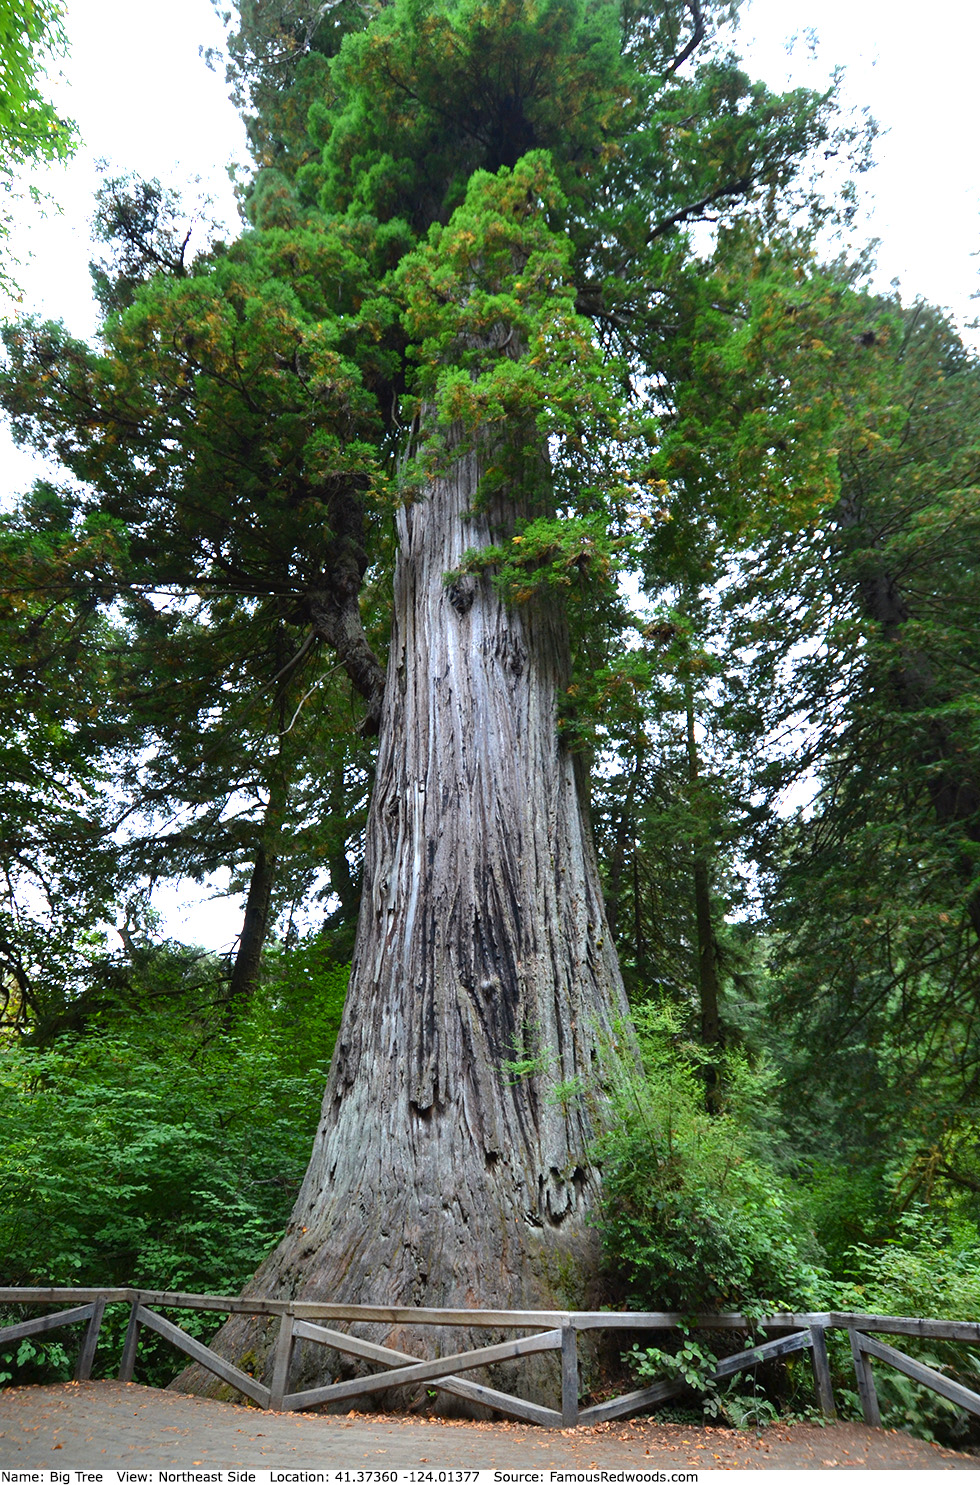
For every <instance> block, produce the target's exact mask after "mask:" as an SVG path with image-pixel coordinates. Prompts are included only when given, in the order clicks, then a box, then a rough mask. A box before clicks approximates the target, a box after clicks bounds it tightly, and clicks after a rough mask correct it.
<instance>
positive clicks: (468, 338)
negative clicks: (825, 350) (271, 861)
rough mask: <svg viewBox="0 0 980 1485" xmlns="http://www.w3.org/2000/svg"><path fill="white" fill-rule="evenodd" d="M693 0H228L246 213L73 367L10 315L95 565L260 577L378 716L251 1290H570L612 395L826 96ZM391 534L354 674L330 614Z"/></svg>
mask: <svg viewBox="0 0 980 1485" xmlns="http://www.w3.org/2000/svg"><path fill="white" fill-rule="evenodd" d="M732 8H733V7H731V6H730V5H728V4H727V3H724V4H722V3H714V0H657V3H655V4H653V5H651V6H650V7H649V8H644V7H636V6H633V5H631V4H626V3H620V0H523V3H522V0H395V3H393V4H390V5H377V6H374V5H367V6H364V7H362V8H358V7H352V6H338V7H336V9H335V10H334V11H329V12H327V11H324V8H323V7H322V6H318V5H313V4H312V3H311V4H310V5H309V6H308V7H306V8H305V9H304V6H303V5H297V4H295V3H291V0H289V3H286V0H284V3H282V4H280V5H278V6H273V7H267V8H265V9H263V7H260V6H253V5H249V6H247V7H243V11H242V17H243V19H242V26H241V29H240V31H239V32H238V33H237V36H236V38H235V44H234V49H233V53H234V57H235V59H236V66H237V68H238V82H239V86H240V88H241V89H242V91H243V93H246V94H247V93H248V91H249V88H250V87H251V96H252V97H253V99H255V100H258V102H257V106H258V107H259V108H260V109H261V108H264V109H265V118H264V123H262V124H261V126H259V125H256V126H255V127H254V129H253V136H254V137H255V139H256V140H257V142H258V144H257V148H258V149H259V151H260V159H259V166H260V169H259V170H258V172H257V175H256V180H255V185H254V189H253V192H252V197H251V201H250V204H249V211H250V216H251V220H252V227H253V230H251V231H249V232H247V233H246V234H245V235H244V236H243V238H242V239H241V240H240V241H239V242H238V243H235V244H233V245H232V246H230V247H228V248H223V247H222V248H218V249H215V250H214V251H213V252H212V253H211V254H210V255H208V256H206V257H204V258H202V259H201V260H199V261H198V262H197V263H196V264H193V265H191V266H190V267H189V268H188V269H187V270H186V271H185V269H184V265H181V275H180V276H174V275H173V274H170V275H168V274H167V273H166V272H163V273H160V274H157V275H156V276H154V277H153V278H152V279H151V281H150V282H149V283H148V284H147V285H146V286H145V287H144V288H142V289H140V290H138V291H136V292H135V298H134V300H133V302H132V303H131V304H130V305H129V306H128V307H127V308H123V309H121V310H119V311H118V312H117V313H115V314H114V315H110V317H109V318H108V319H107V321H106V326H105V330H104V336H103V342H102V345H101V346H100V347H99V349H98V350H97V351H90V350H88V349H87V348H85V347H81V346H78V345H77V344H75V343H70V344H69V343H68V342H66V341H65V340H64V338H63V337H61V338H60V339H59V337H58V335H57V334H56V332H54V331H52V330H50V329H43V328H41V327H36V326H35V327H29V328H27V329H24V328H22V329H21V330H19V331H17V332H15V333H14V335H13V336H12V337H11V340H10V344H11V351H12V357H13V364H12V369H11V371H10V372H9V373H8V375H7V377H6V380H5V391H4V397H5V400H6V403H7V406H8V407H11V408H12V409H13V410H14V411H15V412H16V413H17V415H18V420H19V421H18V426H19V427H20V428H21V430H22V431H25V432H26V433H27V434H28V435H29V436H33V437H36V438H38V439H39V440H40V441H42V442H44V443H45V444H46V445H48V446H50V445H51V444H52V443H53V444H55V445H56V446H57V448H58V451H59V453H60V454H61V456H62V457H63V458H64V459H65V460H66V462H67V463H68V464H69V466H70V467H72V468H73V469H74V470H75V472H76V474H78V475H79V476H80V477H81V478H83V479H84V480H86V481H88V482H89V484H90V485H91V487H92V488H93V489H94V490H95V491H96V494H95V495H94V496H93V498H94V499H95V500H97V501H98V502H99V503H100V505H101V507H102V508H103V509H105V510H107V511H109V512H110V513H111V515H112V516H113V517H114V518H115V519H117V520H118V521H120V522H121V523H123V524H124V525H125V526H126V527H127V529H128V531H129V539H130V543H131V546H130V550H131V552H132V553H133V558H134V560H138V561H143V562H151V561H160V560H165V561H166V562H167V563H168V574H169V577H168V581H169V582H171V583H176V582H178V581H179V571H180V568H181V566H183V568H184V569H185V573H186V581H187V584H188V586H189V587H191V588H193V590H194V591H195V592H197V593H201V592H207V591H208V590H209V585H210V586H211V588H212V589H213V590H214V591H215V592H220V593H221V594H222V595H223V601H224V602H225V603H229V602H231V599H230V598H229V595H237V601H239V602H240V605H241V606H242V609H241V611H247V612H253V611H256V610H257V609H261V607H262V605H263V604H267V603H274V604H275V606H276V612H277V614H278V615H279V617H280V619H281V620H282V622H284V623H287V624H291V625H292V626H294V628H295V633H296V653H297V655H299V654H300V653H305V650H304V647H307V648H315V647H320V646H324V647H327V648H328V649H332V650H333V651H334V652H335V653H336V655H337V658H338V661H339V662H340V664H341V665H342V666H343V668H344V670H345V671H346V673H347V675H348V677H349V679H350V682H351V684H352V686H353V687H354V688H355V689H356V690H357V692H358V693H359V694H360V695H361V696H362V697H363V698H364V703H365V707H364V714H365V715H364V720H365V725H366V730H368V731H370V730H371V729H372V728H377V729H378V730H379V752H378V761H377V775H376V782H375V787H374V793H373V799H372V803H371V808H370V815H369V820H368V825H367V834H366V845H365V855H364V894H363V901H362V906H361V914H360V921H359V928H358V934H357V942H356V948H355V954H354V963H353V973H352V977H351V985H350V991H349V995H348V1001H347V1007H346V1011H345V1016H344V1023H343V1027H342V1030H341V1033H340V1037H339V1040H338V1045H337V1050H336V1053H335V1057H334V1062H333V1066H332V1070H331V1075H330V1081H329V1086H328V1088H327V1091H326V1096H325V1100H324V1105H323V1115H322V1120H321V1123H320V1127H319V1130H318V1133H317V1137H316V1143H315V1147H314V1151H313V1156H312V1159H311V1163H310V1167H309V1171H308V1173H307V1177H306V1180H305V1183H304V1185H303V1188H302V1191H301V1193H300V1196H299V1199H298V1201H297V1204H296V1208H295V1211H294V1213H293V1217H292V1220H291V1222H290V1224H289V1227H288V1229H287V1232H286V1235H285V1237H284V1238H283V1241H282V1243H281V1244H280V1246H279V1247H278V1248H277V1250H276V1251H275V1252H274V1253H273V1254H272V1255H271V1256H270V1257H269V1259H268V1260H267V1261H266V1263H265V1264H264V1265H263V1267H262V1268H261V1269H260V1271H259V1272H258V1274H257V1275H256V1276H255V1279H254V1281H253V1287H254V1289H255V1290H256V1291H262V1292H269V1293H278V1294H282V1295H286V1296H289V1297H303V1298H323V1299H330V1300H347V1301H361V1302H369V1301H370V1302H375V1303H402V1304H405V1303H409V1304H411V1303H425V1304H429V1305H454V1306H455V1305H476V1304H484V1305H493V1306H520V1307H521V1308H528V1307H535V1306H544V1307H554V1306H556V1305H558V1306H561V1307H568V1306H578V1305H581V1304H583V1303H588V1302H590V1301H592V1302H594V1301H595V1299H596V1298H597V1292H596V1277H597V1267H598V1263H597V1251H596V1240H595V1235H594V1233H593V1230H592V1228H591V1226H590V1222H589V1218H590V1213H591V1212H592V1211H593V1209H594V1206H595V1201H596V1196H597V1190H598V1173H597V1170H596V1168H595V1165H594V1161H593V1157H592V1155H591V1153H590V1151H591V1148H592V1143H593V1137H594V1136H595V1134H596V1132H597V1128H598V1125H599V1123H600V1122H601V1070H600V1067H601V1062H602V1059H603V1056H604V1055H606V1054H607V1052H608V1051H609V1049H610V1048H611V1046H612V1044H613V1043H614V1042H615V1040H616V1038H617V1036H618V1035H619V1034H620V1027H621V1023H622V1020H623V1018H624V1017H625V1013H626V1005H625V999H624V995H623V990H622V985H621V981H620V977H619V972H618V967H617V963H616V956H615V952H614V949H613V945H612V940H611V937H610V934H609V932H608V929H607V925H606V921H605V915H604V910H603V902H602V894H601V891H600V886H599V880H598V875H597V868H596V862H595V858H594V853H593V849H592V845H591V841H590V834H589V827H588V820H587V793H588V780H587V774H588V767H587V765H588V754H587V750H586V747H585V741H586V740H587V733H588V728H587V725H585V724H584V722H583V718H582V717H581V716H579V715H577V712H576V707H577V698H578V697H579V696H580V695H582V694H584V689H587V688H582V687H581V685H580V682H581V681H582V678H583V677H582V671H583V669H584V668H587V667H592V666H594V665H595V663H596V662H595V654H596V635H597V632H598V633H601V631H602V630H603V629H604V627H610V626H613V625H614V624H615V619H616V609H617V598H616V592H615V575H616V571H617V567H618V565H619V564H620V563H622V562H623V561H625V560H627V559H628V555H629V551H630V547H631V542H632V541H633V539H634V534H635V533H636V532H637V531H642V530H643V528H644V525H649V523H650V522H652V521H654V520H656V519H659V518H660V517H659V516H658V515H657V513H656V512H657V509H658V508H659V506H660V504H661V503H662V500H663V488H662V485H661V483H660V481H659V480H658V479H656V478H654V475H653V474H652V472H651V468H652V466H651V464H650V438H651V436H652V435H651V420H650V414H651V412H663V411H665V407H664V404H663V397H662V393H663V392H664V389H665V388H666V387H668V386H669V382H670V377H669V375H667V374H666V367H667V364H668V363H669V361H670V356H671V346H672V344H673V342H674V340H675V339H676V337H677V335H678V333H679V329H680V328H681V326H682V324H683V320H684V316H685V314H686V312H687V310H686V306H687V305H689V304H690V303H692V302H693V301H694V300H695V299H697V298H699V297H700V296H702V295H703V293H704V285H703V275H704V271H705V270H704V266H703V264H702V263H701V262H700V261H699V258H698V254H697V251H696V247H695V241H696V240H701V241H704V240H706V239H705V238H704V236H703V234H702V237H701V238H699V239H696V238H695V235H694V234H692V230H691V229H692V228H693V227H695V226H696V225H698V224H704V223H714V222H717V221H719V220H720V219H723V218H725V217H728V216H731V215H732V214H743V215H744V214H750V215H754V216H755V217H757V218H759V219H764V218H766V217H767V216H772V215H774V214H776V213H778V211H780V210H782V209H786V207H787V206H788V204H789V203H791V201H792V197H793V190H794V180H795V178H796V175H797V172H798V170H799V167H800V165H801V163H802V161H803V160H804V159H805V158H806V157H807V156H808V155H810V154H812V151H813V150H814V149H815V148H816V147H817V146H818V145H819V144H820V143H821V142H822V141H823V140H824V139H825V138H827V135H828V130H829V128H830V123H829V113H830V99H829V97H818V96H815V95H812V94H807V93H794V94H791V95H788V96H785V97H776V96H773V95H772V94H770V93H768V92H767V91H766V89H765V88H764V87H763V86H761V85H759V84H753V83H751V82H750V80H749V79H748V78H747V77H746V76H745V74H744V73H743V72H742V71H741V70H740V69H739V67H738V65H737V62H736V61H735V60H734V59H733V58H732V57H731V56H730V55H729V54H728V53H727V51H726V50H725V47H724V45H723V44H722V42H721V41H720V39H719V36H718V34H717V31H718V28H719V27H720V26H721V25H722V24H723V23H724V22H725V21H726V20H727V18H728V17H729V13H730V11H731V10H732ZM307 11H308V14H307ZM273 14H274V20H270V16H272V15H273ZM263 25H265V26H266V28H267V30H266V32H263V29H262V27H263ZM267 33H268V34H267ZM273 33H274V34H273ZM287 43H288V44H287ZM284 56H285V57H286V58H287V59H288V58H290V57H292V58H293V59H294V62H295V66H294V68H293V71H292V72H290V71H289V70H288V67H285V65H284V63H283V60H282V59H283V57H284ZM271 57H274V58H275V63H274V64H273V62H271V61H270V58H271ZM250 68H251V73H250V71H249V69H250ZM290 89H293V91H292V92H290ZM270 99H275V103H274V105H273V103H272V102H270ZM263 100H264V101H263ZM300 105H301V106H300ZM277 129H278V130H280V131H285V132H286V133H288V138H286V137H283V138H280V140H279V141H278V145H277V142H276V138H275V135H276V131H277ZM261 167H264V168H261ZM661 514H662V512H661ZM391 520H393V523H394V530H395V546H396V558H395V566H394V580H393V597H392V606H391V629H390V642H389V645H388V657H387V667H386V671H385V670H384V669H383V667H382V663H381V660H380V659H379V658H376V656H377V651H378V648H379V647H378V645H377V644H376V643H371V642H369V637H368V636H367V635H366V634H365V631H364V627H363V623H362V618H363V611H362V602H361V600H362V596H363V592H364V585H365V584H370V585H372V592H374V593H377V591H378V586H379V582H380V574H381V571H382V567H383V563H384V560H385V555H386V551H387V548H386V545H385V543H386V536H385V533H386V532H387V531H388V530H390V521H391ZM161 552H163V553H164V554H165V555H164V557H163V558H161ZM264 1335H265V1333H264V1331H263V1330H262V1328H261V1327H259V1328H257V1329H253V1330H252V1331H249V1328H248V1327H247V1326H246V1325H245V1324H244V1323H243V1324H238V1323H237V1322H234V1323H230V1324H229V1325H228V1326H227V1327H226V1329H225V1331H224V1332H223V1340H222V1341H221V1342H219V1344H223V1345H224V1346H225V1348H226V1349H227V1350H228V1351H229V1353H231V1354H238V1355H244V1354H246V1353H252V1354H253V1355H254V1354H256V1353H258V1354H261V1353H262V1351H263V1349H264ZM304 1364H305V1365H306V1364H308V1365H310V1366H313V1365H314V1364H315V1363H314V1361H313V1359H312V1358H311V1360H310V1361H309V1363H304ZM306 1380H307V1381H309V1380H312V1374H310V1373H308V1374H307V1377H306Z"/></svg>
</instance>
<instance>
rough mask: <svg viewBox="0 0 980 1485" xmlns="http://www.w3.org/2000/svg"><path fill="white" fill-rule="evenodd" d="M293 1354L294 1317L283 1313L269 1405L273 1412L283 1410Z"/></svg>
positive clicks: (280, 1321) (273, 1367)
mask: <svg viewBox="0 0 980 1485" xmlns="http://www.w3.org/2000/svg"><path fill="white" fill-rule="evenodd" d="M292 1355H293V1317H292V1315H283V1316H281V1317H280V1320H279V1338H278V1340H277V1341H276V1356H275V1361H274V1362H273V1366H272V1386H271V1388H270V1397H269V1407H270V1408H271V1410H272V1411H273V1413H281V1412H282V1403H283V1398H284V1397H285V1395H286V1387H287V1385H288V1383H289V1363H290V1360H291V1359H292Z"/></svg>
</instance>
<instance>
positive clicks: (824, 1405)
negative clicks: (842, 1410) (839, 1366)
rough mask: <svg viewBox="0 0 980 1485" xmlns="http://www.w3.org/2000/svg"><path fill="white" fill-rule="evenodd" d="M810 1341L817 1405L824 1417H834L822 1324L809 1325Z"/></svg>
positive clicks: (825, 1338) (834, 1406)
mask: <svg viewBox="0 0 980 1485" xmlns="http://www.w3.org/2000/svg"><path fill="white" fill-rule="evenodd" d="M810 1343H811V1344H810V1356H811V1358H812V1361H813V1384H814V1389H815V1391H816V1394H817V1405H818V1406H819V1408H820V1411H821V1413H822V1414H823V1415H824V1417H825V1418H836V1417H837V1406H836V1404H835V1402H834V1388H833V1384H832V1382H831V1380H830V1359H829V1357H828V1356H827V1334H826V1331H825V1330H824V1328H823V1326H822V1325H811V1326H810Z"/></svg>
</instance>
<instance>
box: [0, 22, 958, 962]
mask: <svg viewBox="0 0 980 1485" xmlns="http://www.w3.org/2000/svg"><path fill="white" fill-rule="evenodd" d="M67 9H68V17H67V24H68V31H69V35H70V40H71V52H70V55H69V56H68V58H67V59H66V60H65V62H64V64H63V71H64V81H63V82H62V83H59V84H58V85H57V97H58V101H59V105H60V106H61V107H62V108H63V109H64V111H65V112H66V113H68V114H70V115H71V116H72V117H74V118H75V119H76V121H77V122H78V125H79V129H80V132H81V136H82V139H83V141H84V143H83V148H82V150H81V152H80V154H79V155H78V157H77V159H76V160H75V162H73V164H72V165H71V166H70V167H69V168H68V169H67V170H65V171H61V170H55V171H50V172H48V173H47V174H46V176H45V177H44V179H43V180H42V181H41V182H40V183H41V184H42V185H43V186H44V188H45V189H47V190H48V191H50V193H51V194H52V196H53V197H54V198H55V200H56V201H57V202H58V203H60V205H61V207H62V215H61V216H57V215H54V214H52V213H50V212H49V213H48V214H47V215H46V216H43V217H42V216H39V215H38V214H37V213H36V212H34V211H28V210H27V209H26V208H25V209H24V211H23V212H22V213H21V215H22V216H23V228H22V231H21V232H20V233H19V234H18V235H17V238H16V243H15V246H16V249H17V251H18V253H19V255H20V256H21V258H22V259H23V260H25V261H24V262H23V266H22V267H21V268H20V269H19V271H18V278H19V281H20V283H21V285H22V288H23V291H24V293H23V303H22V305H21V306H20V308H21V310H22V311H26V312H31V313H40V314H43V315H45V316H47V317H50V318H53V319H63V320H64V321H65V322H66V323H67V325H68V326H69V328H70V329H71V330H72V331H73V332H74V333H75V334H78V335H82V336H84V335H87V334H89V333H90V332H91V331H92V329H93V326H94V323H95V313H94V306H93V304H92V300H91V296H90V293H89V278H88V268H87V265H88V259H89V257H90V256H91V251H90V246H89V241H88V231H87V225H88V219H89V216H90V214H91V203H92V195H93V192H94V190H95V188H96V184H97V179H98V177H97V173H96V169H95V161H97V160H99V159H104V160H107V161H108V162H109V165H110V168H111V170H112V172H113V173H115V174H119V173H122V172H124V171H127V170H133V171H136V172H138V173H139V174H140V175H142V176H144V177H157V178H159V179H160V180H162V181H164V182H165V183H171V184H174V185H176V186H179V187H185V186H186V185H187V183H188V182H189V181H191V180H193V179H194V178H195V177H200V180H201V189H202V190H204V191H206V192H208V193H209V194H210V195H211V196H212V198H213V199H214V200H215V202H216V203H217V206H218V212H219V214H223V215H224V218H225V219H226V220H227V222H228V224H229V231H233V230H234V222H235V208H234V200H233V196H232V191H231V185H230V181H229V178H228V173H227V172H228V166H229V164H231V163H232V162H233V161H235V160H238V161H244V160H245V158H246V149H245V144H244V134H243V130H242V127H241V124H240V121H239V120H238V118H237V116H236V114H235V111H234V109H233V108H232V106H231V104H230V103H229V102H228V100H227V97H226V92H225V83H224V78H223V73H222V71H221V70H220V69H219V71H218V72H217V73H215V72H210V71H209V70H208V69H207V68H206V66H205V64H204V62H203V61H202V60H201V58H200V56H199V48H201V47H205V48H206V47H209V46H219V47H220V46H221V44H222V41H223V33H222V28H221V25H220V22H219V20H218V18H217V16H216V15H215V13H214V10H213V8H212V6H211V4H210V0H167V4H166V5H163V4H161V3H160V0H152V3H151V0H68V4H67ZM810 31H812V32H814V33H816V37H817V40H818V44H817V45H816V49H815V52H814V53H813V54H812V55H811V49H810V48H809V47H808V46H807V45H806V44H805V42H804V41H803V40H802V38H803V37H804V36H805V34H806V33H807V32H810ZM797 34H798V35H799V36H800V37H801V41H800V43H799V44H798V45H797V47H796V49H795V51H794V53H793V55H792V56H790V55H788V54H787V49H786V44H787V42H788V40H789V38H791V37H792V36H794V35H797ZM738 45H739V47H740V49H741V50H742V52H743V55H744V56H745V58H746V66H747V70H749V71H750V72H752V73H753V74H754V75H756V76H758V77H761V78H763V79H764V80H765V81H766V82H768V83H769V84H770V85H771V86H773V87H783V86H786V85H788V84H792V85H798V84H806V85H810V86H818V87H819V86H823V85H824V84H825V83H826V81H827V79H828V78H829V76H830V74H831V73H832V72H833V70H834V68H835V67H838V66H842V67H844V68H845V70H846V74H845V84H844V97H845V100H846V102H847V103H848V104H849V105H851V106H852V107H855V108H863V107H868V108H870V110H871V112H872V114H873V115H874V116H875V117H876V118H877V119H878V121H879V124H880V125H881V128H882V131H883V133H882V136H881V138H880V139H879V141H878V143H877V146H876V150H875V155H876V159H877V161H878V164H877V166H876V168H875V169H874V170H873V171H872V172H871V173H870V174H868V175H866V176H865V177H863V181H862V187H863V191H864V194H865V198H866V208H865V211H864V213H863V215H862V219H861V222H860V223H859V227H858V231H857V234H856V238H855V242H856V245H858V246H859V245H861V244H862V243H863V242H864V241H866V240H867V239H868V238H870V237H877V238H879V239H880V247H879V250H878V262H879V272H878V281H879V283H880V284H881V285H887V284H888V283H889V282H890V281H891V280H892V279H896V278H897V279H898V280H900V283H901V288H902V293H903V297H905V298H906V299H909V300H911V299H915V298H916V297H919V296H921V297H923V298H926V299H928V300H931V301H933V302H935V303H938V304H940V305H943V306H946V307H948V308H950V309H952V310H953V312H954V313H955V314H956V316H957V317H958V319H959V322H960V324H961V326H965V325H966V324H967V323H968V321H969V320H971V319H972V318H973V315H974V313H975V312H976V307H975V306H974V305H972V304H971V296H972V295H973V294H974V292H975V291H976V289H977V288H978V287H980V285H978V283H977V277H978V269H980V261H978V259H977V258H976V257H975V256H974V254H975V253H976V252H977V250H978V247H980V243H978V240H977V239H978V226H980V150H978V149H977V148H976V111H977V105H976V102H975V98H976V73H977V64H978V59H980V3H977V0H947V3H946V4H945V5H944V6H943V7H942V8H941V9H940V10H937V11H936V12H935V13H924V12H921V10H920V11H912V10H911V9H910V8H905V7H903V6H901V5H896V4H895V3H894V0H819V3H818V0H749V3H748V4H747V5H746V6H745V8H744V10H743V15H742V21H741V26H740V40H739V42H738ZM29 255H30V256H29ZM16 312H17V306H14V305H12V304H10V303H7V304H6V305H4V304H3V303H2V302H0V315H4V316H9V315H11V314H13V313H16ZM37 472H39V470H38V468H37V466H36V465H35V464H34V463H33V462H32V460H31V458H30V456H28V455H26V454H24V453H22V452H20V451H18V450H16V449H15V448H14V447H13V445H12V444H11V442H10V440H9V437H8V436H7V434H6V431H5V430H4V429H3V428H2V427H0V502H2V501H3V499H4V497H9V496H10V495H12V494H15V493H17V492H19V491H21V490H23V489H25V488H26V487H27V486H28V485H29V484H30V482H31V480H32V479H33V478H34V477H35V474H36V473H37ZM174 901H175V899H174ZM161 905H163V904H161ZM167 907H168V918H170V919H171V921H172V926H173V929H174V931H177V928H178V926H179V925H178V922H177V920H176V919H175V918H173V916H172V914H173V912H175V911H176V909H175V907H174V904H173V903H171V904H168V905H167ZM225 908H227V910H225ZM239 926H240V906H239V905H238V904H232V903H228V904H227V905H222V904H218V903H212V904H211V905H210V907H209V909H208V918H207V924H206V927H205V926H204V925H203V924H202V922H201V920H200V917H199V915H198V914H195V915H194V918H193V920H192V923H189V924H188V931H190V932H192V933H193V934H194V935H195V936H198V937H202V938H206V940H207V942H208V944H209V945H210V946H213V947H216V948H217V947H224V946H227V945H228V944H229V943H230V942H231V941H232V940H233V938H234V936H235V934H236V933H237V932H238V928H239Z"/></svg>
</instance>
